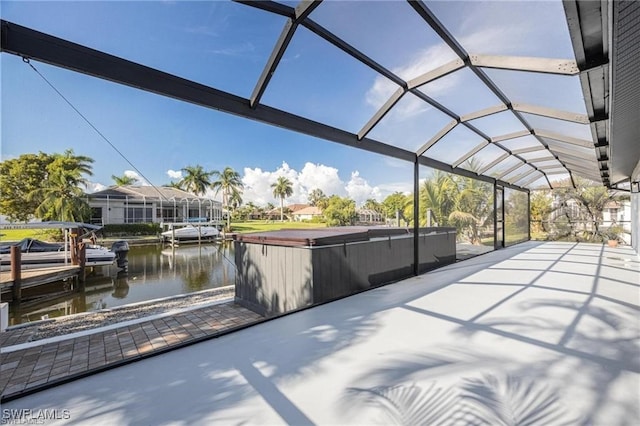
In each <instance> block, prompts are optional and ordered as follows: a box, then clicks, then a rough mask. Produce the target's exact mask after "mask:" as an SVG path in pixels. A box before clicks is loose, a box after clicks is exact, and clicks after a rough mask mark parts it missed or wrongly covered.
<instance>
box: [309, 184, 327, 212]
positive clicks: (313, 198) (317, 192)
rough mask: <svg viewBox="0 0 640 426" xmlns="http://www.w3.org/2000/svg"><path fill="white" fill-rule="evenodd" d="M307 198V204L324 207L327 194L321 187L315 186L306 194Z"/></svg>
mask: <svg viewBox="0 0 640 426" xmlns="http://www.w3.org/2000/svg"><path fill="white" fill-rule="evenodd" d="M307 199H308V200H309V204H310V205H312V206H314V207H319V208H320V209H322V208H324V207H326V205H327V200H328V198H327V196H326V195H325V194H324V192H322V189H320V188H316V189H314V190H313V191H311V192H310V193H309V195H308V196H307Z"/></svg>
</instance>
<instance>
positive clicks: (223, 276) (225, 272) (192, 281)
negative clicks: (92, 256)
mask: <svg viewBox="0 0 640 426" xmlns="http://www.w3.org/2000/svg"><path fill="white" fill-rule="evenodd" d="M234 282H235V268H234V265H233V245H232V244H202V245H197V244H196V245H193V246H187V247H176V248H166V247H163V246H161V245H149V246H141V247H132V248H131V251H130V252H129V269H128V271H127V272H126V273H122V271H118V270H117V268H114V267H99V268H95V270H93V271H92V272H91V273H90V274H89V275H88V276H87V279H86V282H85V284H84V286H81V288H73V286H72V285H71V283H70V282H66V283H64V282H61V283H55V284H51V285H49V286H47V287H41V288H39V289H38V292H37V293H32V294H25V296H26V297H25V300H23V301H22V302H21V303H20V304H17V303H10V316H11V320H10V322H11V324H20V323H24V322H29V321H34V320H39V319H40V318H41V317H43V316H48V317H49V318H53V317H59V316H63V315H71V314H77V313H81V312H90V311H96V310H99V309H105V308H113V307H116V306H121V305H127V304H130V303H136V302H142V301H146V300H151V299H157V298H161V297H168V296H175V295H177V294H183V293H192V292H196V291H200V290H205V289H210V288H215V287H222V286H226V285H232V284H233V283H234Z"/></svg>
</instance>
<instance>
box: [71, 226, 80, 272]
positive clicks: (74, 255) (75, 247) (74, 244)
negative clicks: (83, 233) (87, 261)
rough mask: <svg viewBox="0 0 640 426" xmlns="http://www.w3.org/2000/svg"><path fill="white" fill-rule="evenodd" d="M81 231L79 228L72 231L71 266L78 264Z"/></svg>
mask: <svg viewBox="0 0 640 426" xmlns="http://www.w3.org/2000/svg"><path fill="white" fill-rule="evenodd" d="M79 232H80V230H79V229H78V228H74V229H72V230H71V241H70V243H69V246H70V247H69V248H70V249H71V264H72V265H77V264H78V235H80V234H79Z"/></svg>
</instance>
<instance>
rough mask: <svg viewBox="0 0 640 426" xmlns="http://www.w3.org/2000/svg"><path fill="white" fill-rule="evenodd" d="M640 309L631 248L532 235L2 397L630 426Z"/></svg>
mask: <svg viewBox="0 0 640 426" xmlns="http://www.w3.org/2000/svg"><path fill="white" fill-rule="evenodd" d="M639 310H640V260H639V258H638V256H637V255H636V254H635V253H634V252H633V251H632V250H631V249H629V248H615V249H612V248H608V247H603V246H602V245H591V244H573V243H535V242H529V243H525V244H521V245H518V246H516V247H512V248H509V249H505V250H502V251H499V252H494V253H490V254H487V255H483V256H480V257H476V258H473V259H470V260H467V261H464V262H462V263H458V264H455V265H450V266H448V267H445V268H442V269H439V270H437V271H434V272H432V273H429V274H426V275H422V276H420V277H416V278H412V279H408V280H405V281H402V282H400V283H397V284H393V285H389V286H386V287H382V288H378V289H376V290H372V291H369V292H365V293H362V294H359V295H356V296H352V297H349V298H346V299H343V300H340V301H337V302H333V303H329V304H326V305H323V306H320V307H316V308H313V309H309V310H306V311H302V312H298V313H296V314H292V315H289V316H286V317H283V318H279V319H276V320H273V321H269V322H266V323H263V324H260V325H257V326H254V327H250V328H248V329H245V330H242V331H239V332H236V333H233V334H229V335H226V336H223V337H221V338H217V339H214V340H211V341H207V342H204V343H199V344H197V345H194V346H190V347H187V348H183V349H179V350H175V351H172V352H170V353H167V354H164V355H160V356H157V357H153V358H150V359H147V360H144V361H140V362H136V363H133V364H130V365H127V366H124V367H120V368H117V369H114V370H111V371H108V372H105V373H100V374H97V375H94V376H91V377H88V378H85V379H81V380H78V381H75V382H72V383H68V384H65V385H61V386H58V387H56V388H53V389H49V390H46V391H43V392H39V393H37V394H34V395H31V396H27V397H23V398H20V399H18V400H15V401H12V402H10V403H6V404H3V406H2V409H3V413H4V412H5V411H4V410H5V409H31V410H32V412H36V410H40V409H47V410H53V409H56V410H58V411H59V412H60V410H69V411H68V412H69V416H70V418H69V419H67V420H61V421H60V423H74V424H82V423H85V424H91V425H95V424H109V425H115V424H118V425H125V424H136V425H138V424H148V425H151V424H153V425H161V424H173V425H177V424H185V425H187V424H189V425H190V424H210V423H214V422H215V423H217V424H296V425H297V424H347V423H357V424H370V423H384V424H389V423H403V424H476V425H478V424H490V425H497V424H553V425H560V424H599V425H624V424H629V425H635V424H640V404H639V402H640V374H639V373H640V347H639V341H640V316H639V313H640V312H639ZM46 424H55V422H49V421H47V422H46Z"/></svg>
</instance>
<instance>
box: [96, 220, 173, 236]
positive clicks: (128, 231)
mask: <svg viewBox="0 0 640 426" xmlns="http://www.w3.org/2000/svg"><path fill="white" fill-rule="evenodd" d="M101 232H102V234H103V235H104V236H105V237H123V236H129V235H130V236H138V235H158V234H159V233H160V232H161V229H160V225H159V224H157V223H125V224H111V225H105V226H104V228H102V230H101Z"/></svg>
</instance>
